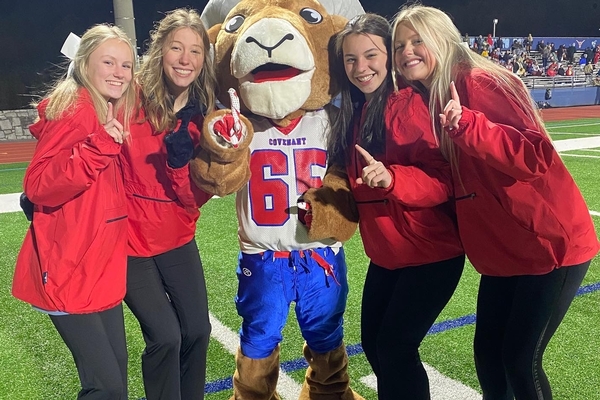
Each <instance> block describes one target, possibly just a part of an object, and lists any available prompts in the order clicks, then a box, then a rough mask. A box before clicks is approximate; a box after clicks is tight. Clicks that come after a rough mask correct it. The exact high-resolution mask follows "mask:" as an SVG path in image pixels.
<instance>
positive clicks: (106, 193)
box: [12, 89, 127, 314]
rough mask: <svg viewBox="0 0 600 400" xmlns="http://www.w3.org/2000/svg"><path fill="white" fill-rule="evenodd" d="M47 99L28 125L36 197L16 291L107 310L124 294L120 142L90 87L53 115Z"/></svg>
mask: <svg viewBox="0 0 600 400" xmlns="http://www.w3.org/2000/svg"><path fill="white" fill-rule="evenodd" d="M46 106H47V101H43V102H42V103H41V104H40V106H39V107H38V112H39V116H40V120H39V121H38V122H36V123H35V124H33V125H32V126H31V127H30V128H29V129H30V131H31V133H32V134H33V136H35V137H36V138H37V139H38V143H37V147H36V149H35V154H34V155H33V160H32V161H31V164H30V165H29V167H28V168H27V171H26V173H25V179H24V188H25V193H26V194H27V196H28V197H29V199H30V200H31V201H32V202H33V203H34V204H35V208H34V217H33V222H32V223H31V225H30V227H29V230H28V231H27V234H26V236H25V241H24V242H23V246H22V247H21V251H20V252H19V256H18V259H17V265H16V269H15V275H14V280H13V287H12V292H13V295H14V296H15V297H17V298H18V299H21V300H23V301H26V302H28V303H31V304H32V305H34V306H36V307H39V308H41V309H44V310H48V311H64V312H67V313H72V314H83V313H91V312H97V311H103V310H106V309H109V308H112V307H114V306H116V305H117V304H119V303H120V302H121V300H122V299H123V297H124V296H125V277H126V264H127V257H126V241H127V236H126V235H127V205H126V202H125V191H124V189H123V180H122V175H121V169H120V167H119V164H118V158H117V154H119V152H120V151H121V145H119V144H117V143H115V142H114V140H113V139H112V138H111V137H110V136H109V135H108V133H106V131H105V130H104V128H103V126H102V124H100V122H99V121H98V118H97V116H96V112H95V110H94V107H93V104H92V101H91V99H90V96H89V93H88V92H87V91H86V90H83V89H82V90H81V91H80V97H79V100H78V102H77V104H76V106H75V108H74V111H73V114H69V115H67V116H65V117H63V118H60V119H58V120H54V121H49V120H47V119H46V117H45V108H46Z"/></svg>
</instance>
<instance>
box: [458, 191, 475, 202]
mask: <svg viewBox="0 0 600 400" xmlns="http://www.w3.org/2000/svg"><path fill="white" fill-rule="evenodd" d="M476 196H477V193H475V192H473V193H469V194H467V195H465V196H460V197H456V198H455V199H454V201H458V200H465V199H471V200H473V199H474V198H475V197H476Z"/></svg>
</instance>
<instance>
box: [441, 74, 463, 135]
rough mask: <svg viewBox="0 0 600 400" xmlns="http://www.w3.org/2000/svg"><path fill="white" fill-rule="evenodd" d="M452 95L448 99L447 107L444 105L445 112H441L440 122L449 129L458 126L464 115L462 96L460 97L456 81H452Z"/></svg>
mask: <svg viewBox="0 0 600 400" xmlns="http://www.w3.org/2000/svg"><path fill="white" fill-rule="evenodd" d="M450 95H451V97H452V98H451V99H450V101H448V104H446V107H444V111H443V114H440V123H441V124H442V127H444V128H446V129H448V130H449V131H451V130H453V129H457V128H458V121H460V118H461V117H462V108H461V105H460V97H458V92H457V91H456V86H455V85H454V82H450Z"/></svg>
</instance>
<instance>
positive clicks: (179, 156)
mask: <svg viewBox="0 0 600 400" xmlns="http://www.w3.org/2000/svg"><path fill="white" fill-rule="evenodd" d="M136 80H137V82H138V83H139V89H140V90H139V91H140V97H141V111H140V113H141V114H140V115H139V116H138V117H139V118H138V121H137V123H132V126H131V140H129V141H128V142H127V143H126V145H125V146H123V152H122V154H121V163H122V166H123V175H124V178H125V192H126V194H127V203H128V214H129V232H128V255H129V257H128V262H127V264H128V265H127V295H126V296H125V302H126V303H127V305H128V306H129V308H130V309H131V311H132V312H133V314H134V315H135V316H136V318H137V319H138V321H139V323H140V327H141V330H142V333H143V335H144V340H145V342H146V349H145V350H144V353H143V354H142V373H143V378H144V388H145V392H146V398H147V399H148V400H158V399H162V400H179V399H184V400H185V399H202V398H204V383H205V375H206V358H207V349H208V342H209V338H210V331H211V326H210V321H209V316H208V300H207V294H206V283H205V280H204V270H203V268H202V262H201V260H200V255H199V253H198V246H197V244H196V240H195V233H196V221H197V220H198V217H199V216H200V212H199V207H200V206H202V205H203V204H204V203H206V202H207V201H208V199H210V197H211V196H210V195H209V194H207V193H205V192H202V191H201V190H199V189H198V188H197V187H196V186H195V185H192V184H191V180H190V174H189V166H188V162H189V160H190V158H191V157H192V152H193V149H194V148H195V147H196V146H197V145H198V142H199V137H200V131H199V129H200V128H201V127H202V122H203V119H204V113H205V112H206V110H211V109H212V108H213V107H214V104H215V86H216V77H215V72H214V70H213V67H212V65H211V63H210V62H209V41H208V36H207V33H206V30H205V29H204V27H203V25H202V22H201V21H200V16H199V15H198V13H197V12H196V11H194V10H188V9H177V10H174V11H172V12H169V13H167V14H166V16H165V17H164V18H163V19H162V20H161V21H160V22H159V23H158V24H157V25H156V29H155V30H154V31H153V32H152V33H151V42H150V46H149V48H148V50H147V52H146V55H145V56H144V63H143V65H142V67H141V70H140V72H139V74H138V75H137V76H136Z"/></svg>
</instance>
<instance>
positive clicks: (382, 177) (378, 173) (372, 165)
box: [354, 145, 392, 188]
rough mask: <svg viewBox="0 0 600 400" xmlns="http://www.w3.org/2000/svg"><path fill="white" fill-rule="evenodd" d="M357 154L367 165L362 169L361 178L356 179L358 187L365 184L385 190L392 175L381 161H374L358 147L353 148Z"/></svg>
mask: <svg viewBox="0 0 600 400" xmlns="http://www.w3.org/2000/svg"><path fill="white" fill-rule="evenodd" d="M354 147H355V148H356V150H357V151H358V153H359V154H360V155H361V156H362V158H363V159H364V160H365V162H366V163H367V166H366V167H364V168H363V169H362V176H361V177H360V178H358V179H356V183H358V184H359V185H362V184H365V185H367V186H369V187H372V188H373V187H380V188H387V187H388V186H390V185H391V183H392V175H391V174H390V172H389V171H388V170H387V168H386V167H385V165H383V163H382V162H381V161H377V160H375V158H373V156H372V155H371V154H370V153H369V152H368V151H367V150H365V149H363V148H362V147H361V146H359V145H355V146H354Z"/></svg>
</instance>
